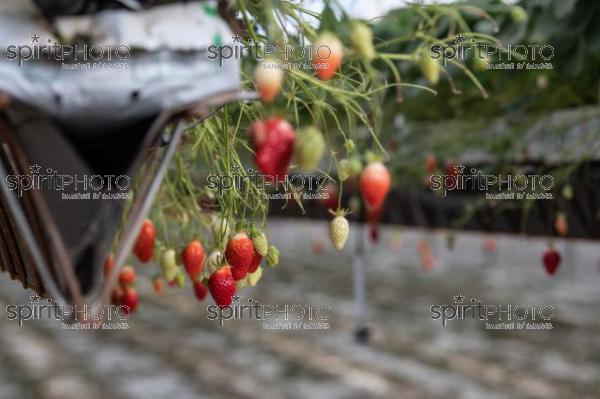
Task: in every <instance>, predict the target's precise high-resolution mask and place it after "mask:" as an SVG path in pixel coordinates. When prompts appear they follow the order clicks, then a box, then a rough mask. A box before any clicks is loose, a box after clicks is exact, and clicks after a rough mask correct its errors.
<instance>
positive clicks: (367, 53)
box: [350, 21, 375, 61]
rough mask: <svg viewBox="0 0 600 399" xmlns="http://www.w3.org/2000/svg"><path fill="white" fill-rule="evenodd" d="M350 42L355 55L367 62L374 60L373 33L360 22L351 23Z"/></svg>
mask: <svg viewBox="0 0 600 399" xmlns="http://www.w3.org/2000/svg"><path fill="white" fill-rule="evenodd" d="M350 42H352V47H353V48H354V51H356V53H357V54H358V55H359V56H360V57H362V58H364V59H365V60H367V61H372V60H373V59H374V58H375V48H374V47H373V31H371V28H369V27H368V26H367V25H366V24H364V23H362V22H358V21H356V22H354V23H352V30H351V31H350Z"/></svg>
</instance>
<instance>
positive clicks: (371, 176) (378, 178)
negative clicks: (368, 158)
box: [360, 162, 392, 208]
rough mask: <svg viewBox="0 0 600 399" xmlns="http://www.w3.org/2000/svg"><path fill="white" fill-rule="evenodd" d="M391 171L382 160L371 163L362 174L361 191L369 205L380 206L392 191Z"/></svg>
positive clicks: (371, 206) (372, 206)
mask: <svg viewBox="0 0 600 399" xmlns="http://www.w3.org/2000/svg"><path fill="white" fill-rule="evenodd" d="M391 182H392V179H391V176H390V172H389V171H388V170H387V168H386V167H385V165H383V164H382V163H381V162H373V163H370V164H369V165H368V166H367V167H366V168H365V169H364V170H363V171H362V174H361V175H360V192H361V194H362V197H363V200H364V201H365V203H366V204H367V207H370V208H377V207H380V206H381V205H382V204H383V202H384V201H385V197H386V196H387V194H388V192H389V191H390V185H391Z"/></svg>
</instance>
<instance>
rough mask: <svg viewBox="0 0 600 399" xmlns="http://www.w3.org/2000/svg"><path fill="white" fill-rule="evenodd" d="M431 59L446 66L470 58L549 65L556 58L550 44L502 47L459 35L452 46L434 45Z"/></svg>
mask: <svg viewBox="0 0 600 399" xmlns="http://www.w3.org/2000/svg"><path fill="white" fill-rule="evenodd" d="M430 54H431V58H433V59H435V60H440V61H441V62H442V64H443V65H444V66H446V65H447V63H448V62H450V61H460V62H464V61H465V60H467V59H469V58H474V59H479V60H483V61H485V62H487V61H488V60H491V59H494V60H495V61H498V62H505V61H508V62H511V61H530V62H533V63H535V62H539V63H547V62H549V61H551V60H552V59H553V58H554V47H553V46H551V45H549V44H516V45H511V44H507V45H501V44H492V43H481V42H479V41H478V40H477V39H475V38H471V40H469V41H467V40H466V38H465V37H464V36H463V35H457V36H456V37H455V38H454V40H453V42H452V43H450V44H434V45H432V46H431V47H430Z"/></svg>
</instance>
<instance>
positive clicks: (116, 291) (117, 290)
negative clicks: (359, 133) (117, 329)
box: [110, 285, 124, 305]
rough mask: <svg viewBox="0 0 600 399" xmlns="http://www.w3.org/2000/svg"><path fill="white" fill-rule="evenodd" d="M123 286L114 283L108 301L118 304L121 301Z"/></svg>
mask: <svg viewBox="0 0 600 399" xmlns="http://www.w3.org/2000/svg"><path fill="white" fill-rule="evenodd" d="M123 294H124V291H123V288H121V286H120V285H115V286H114V287H113V289H112V291H111V293H110V303H112V304H113V305H120V304H121V302H122V301H123Z"/></svg>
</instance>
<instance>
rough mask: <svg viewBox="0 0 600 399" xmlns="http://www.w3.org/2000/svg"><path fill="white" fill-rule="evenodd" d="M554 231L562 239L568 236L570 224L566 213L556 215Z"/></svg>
mask: <svg viewBox="0 0 600 399" xmlns="http://www.w3.org/2000/svg"><path fill="white" fill-rule="evenodd" d="M554 229H555V230H556V233H557V234H558V235H559V236H561V237H564V236H566V235H567V232H568V231H569V224H568V223H567V217H566V216H565V214H564V213H562V212H561V213H559V214H558V215H556V219H555V220H554Z"/></svg>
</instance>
